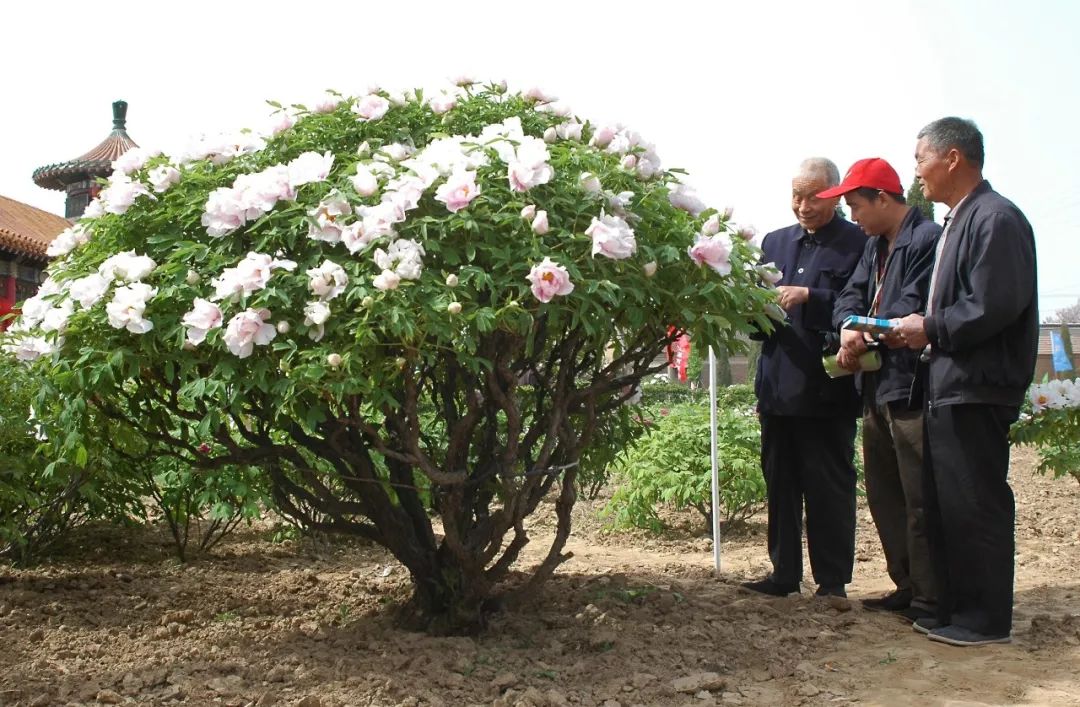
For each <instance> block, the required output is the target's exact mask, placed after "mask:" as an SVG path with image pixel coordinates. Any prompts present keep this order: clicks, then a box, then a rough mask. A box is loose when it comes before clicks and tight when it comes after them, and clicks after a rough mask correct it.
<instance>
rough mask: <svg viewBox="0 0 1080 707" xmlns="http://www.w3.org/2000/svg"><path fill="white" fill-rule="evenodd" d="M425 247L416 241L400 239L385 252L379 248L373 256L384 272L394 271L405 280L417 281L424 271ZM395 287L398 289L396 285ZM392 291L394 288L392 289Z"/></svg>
mask: <svg viewBox="0 0 1080 707" xmlns="http://www.w3.org/2000/svg"><path fill="white" fill-rule="evenodd" d="M423 255H424V247H423V246H422V245H420V244H419V243H417V242H416V241H412V240H408V239H404V238H401V239H398V240H396V241H394V242H393V243H391V244H390V246H389V247H388V248H387V249H386V250H385V251H384V250H383V249H382V248H377V249H376V250H375V252H374V253H373V254H372V257H373V258H374V260H375V264H376V265H378V266H379V268H381V269H382V270H384V271H386V270H393V271H394V273H395V274H397V275H398V276H399V277H401V278H402V279H405V280H416V279H418V278H419V277H420V272H421V271H422V270H423V265H424V264H423V260H422V257H423ZM394 287H397V285H396V284H395V285H394ZM391 289H392V288H391Z"/></svg>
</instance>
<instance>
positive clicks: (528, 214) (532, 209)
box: [521, 204, 536, 221]
mask: <svg viewBox="0 0 1080 707" xmlns="http://www.w3.org/2000/svg"><path fill="white" fill-rule="evenodd" d="M521 218H523V219H525V220H526V221H532V220H533V219H534V218H536V204H529V205H528V206H526V207H525V208H524V209H522V210H521Z"/></svg>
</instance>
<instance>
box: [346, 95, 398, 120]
mask: <svg viewBox="0 0 1080 707" xmlns="http://www.w3.org/2000/svg"><path fill="white" fill-rule="evenodd" d="M389 109H390V101H388V100H386V99H385V98H383V97H382V96H380V95H378V94H375V93H370V94H368V95H366V96H364V97H363V98H361V99H359V100H358V101H357V102H356V103H354V104H353V107H352V110H353V113H356V115H357V117H358V118H359V119H360V120H378V119H379V118H381V117H383V116H384V115H386V111H387V110H389Z"/></svg>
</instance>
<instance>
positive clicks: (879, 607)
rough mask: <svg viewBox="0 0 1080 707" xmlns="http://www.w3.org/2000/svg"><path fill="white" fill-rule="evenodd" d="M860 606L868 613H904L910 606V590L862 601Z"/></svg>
mask: <svg viewBox="0 0 1080 707" xmlns="http://www.w3.org/2000/svg"><path fill="white" fill-rule="evenodd" d="M862 605H863V608H864V609H869V610H870V611H904V610H905V609H907V608H908V607H909V606H911V590H910V589H897V590H896V591H894V592H890V593H889V594H886V595H885V596H883V597H878V598H876V599H863V600H862ZM914 620H915V619H912V621H914Z"/></svg>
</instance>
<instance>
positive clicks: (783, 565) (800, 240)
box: [743, 158, 866, 596]
mask: <svg viewBox="0 0 1080 707" xmlns="http://www.w3.org/2000/svg"><path fill="white" fill-rule="evenodd" d="M839 181H840V174H839V172H838V170H837V169H836V165H834V164H833V163H832V162H830V161H829V160H826V159H822V158H812V159H808V160H805V161H804V162H803V163H802V165H801V166H800V169H799V172H798V174H796V175H795V178H794V179H792V182H791V185H792V189H791V192H792V210H793V211H794V212H795V216H796V218H797V219H798V223H797V224H795V225H792V226H789V227H787V228H783V229H780V230H779V231H773V232H772V233H769V234H768V235H766V236H765V239H764V241H763V242H762V250H763V251H764V260H765V261H773V262H774V263H775V264H776V267H777V268H779V269H780V271H781V272H782V273H783V277H782V279H781V280H780V283H779V285H778V287H777V290H778V293H779V296H780V297H779V303H780V306H781V307H782V308H783V309H784V312H785V314H786V316H787V323H786V325H781V326H779V327H777V329H776V330H775V331H774V332H773V333H772V334H771V335H769V336H768V337H765V338H764V343H763V344H762V351H761V357H760V358H759V359H758V370H757V378H756V379H755V391H756V393H757V397H758V412H759V413H760V420H761V468H762V473H763V474H764V476H765V484H766V489H767V493H768V499H769V540H768V542H769V556H770V559H771V560H772V566H773V571H772V574H770V575H769V576H768V577H766V578H765V579H762V580H760V581H756V582H747V583H745V584H744V585H743V586H744V587H746V588H748V589H751V590H753V591H756V592H761V593H763V594H769V595H774V596H783V595H785V594H790V593H792V592H797V591H799V582H800V581H801V580H802V516H803V500H804V499H805V502H806V542H807V546H808V548H809V553H810V566H811V569H812V571H813V574H814V579H815V581H816V582H817V584H818V589H817V594H818V595H821V596H824V595H835V596H846V594H845V590H844V585H845V584H847V583H848V582H850V581H851V570H852V565H853V564H854V559H855V467H854V464H853V457H854V444H855V418H856V416H857V415H858V411H859V399H858V397H857V396H856V393H855V386H854V384H853V383H852V380H851V378H850V377H847V378H839V379H835V380H833V379H830V378H829V377H828V376H827V375H826V373H825V369H824V367H823V366H822V364H821V354H822V348H823V346H824V344H825V342H826V336H827V335H829V334H831V333H832V311H833V305H834V304H835V301H836V295H837V294H839V292H840V290H841V289H842V288H843V286H844V283H846V282H847V279H848V277H849V276H850V275H851V272H852V271H853V270H854V269H855V264H856V263H857V262H858V260H859V254H860V253H861V252H862V248H863V245H864V243H865V242H866V238H865V237H864V236H863V234H862V232H861V231H860V230H859V228H858V227H857V226H856V225H854V224H853V223H850V222H848V221H846V220H844V219H843V218H841V217H840V216H838V215H837V214H836V203H837V201H838V199H819V198H818V197H817V194H818V192H820V191H822V190H824V189H827V188H828V187H831V186H834V185H835V184H837V183H838V182H839ZM833 336H834V337H835V334H833Z"/></svg>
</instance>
